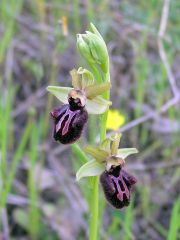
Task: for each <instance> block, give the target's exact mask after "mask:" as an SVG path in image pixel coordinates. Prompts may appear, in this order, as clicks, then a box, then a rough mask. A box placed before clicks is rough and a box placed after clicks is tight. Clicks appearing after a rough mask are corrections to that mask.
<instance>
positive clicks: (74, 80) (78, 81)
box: [70, 68, 82, 89]
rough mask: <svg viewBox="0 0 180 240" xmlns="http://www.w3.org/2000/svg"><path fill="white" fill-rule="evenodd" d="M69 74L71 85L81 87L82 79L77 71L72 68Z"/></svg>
mask: <svg viewBox="0 0 180 240" xmlns="http://www.w3.org/2000/svg"><path fill="white" fill-rule="evenodd" d="M70 75H71V77H72V86H73V88H75V89H81V88H82V81H81V79H80V77H79V74H78V71H77V70H76V69H75V68H74V69H72V70H71V71H70Z"/></svg>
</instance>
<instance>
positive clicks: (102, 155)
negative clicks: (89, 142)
mask: <svg viewBox="0 0 180 240" xmlns="http://www.w3.org/2000/svg"><path fill="white" fill-rule="evenodd" d="M84 151H85V152H86V153H88V154H90V155H91V156H92V157H93V158H95V159H96V160H97V161H98V162H100V163H103V162H105V161H106V158H107V157H108V155H109V153H108V151H105V150H103V149H100V148H98V147H92V146H86V147H85V148H84Z"/></svg>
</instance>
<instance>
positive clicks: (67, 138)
mask: <svg viewBox="0 0 180 240" xmlns="http://www.w3.org/2000/svg"><path fill="white" fill-rule="evenodd" d="M68 101H69V104H65V105H63V106H61V107H60V108H57V109H54V110H53V111H52V112H51V116H52V118H53V119H54V122H55V126H54V139H55V140H56V141H59V142H61V143H63V144H69V143H73V142H75V141H76V140H78V139H79V138H80V136H81V133H82V130H83V128H84V125H85V123H86V122H87V119H88V113H87V111H86V110H85V108H84V106H81V104H80V100H79V99H73V98H71V97H70V98H69V99H68Z"/></svg>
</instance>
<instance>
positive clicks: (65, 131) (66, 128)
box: [62, 109, 79, 135]
mask: <svg viewBox="0 0 180 240" xmlns="http://www.w3.org/2000/svg"><path fill="white" fill-rule="evenodd" d="M78 112H79V111H74V112H72V111H71V110H69V109H68V111H67V115H68V119H67V121H66V122H65V124H64V127H63V130H62V135H65V134H66V133H67V132H68V130H69V125H70V123H71V120H72V118H73V117H74V116H75V115H76V114H77V113H78Z"/></svg>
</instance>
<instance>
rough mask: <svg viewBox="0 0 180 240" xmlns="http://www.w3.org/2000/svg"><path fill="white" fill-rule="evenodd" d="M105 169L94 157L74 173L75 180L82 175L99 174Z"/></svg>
mask: <svg viewBox="0 0 180 240" xmlns="http://www.w3.org/2000/svg"><path fill="white" fill-rule="evenodd" d="M104 170H105V165H104V164H101V163H99V162H97V161H96V160H95V159H93V160H90V161H89V162H87V163H85V164H84V165H83V166H82V167H81V168H80V169H79V170H78V171H77V173H76V180H77V181H79V180H80V179H81V178H83V177H92V176H99V175H100V174H101V173H102V172H104Z"/></svg>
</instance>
